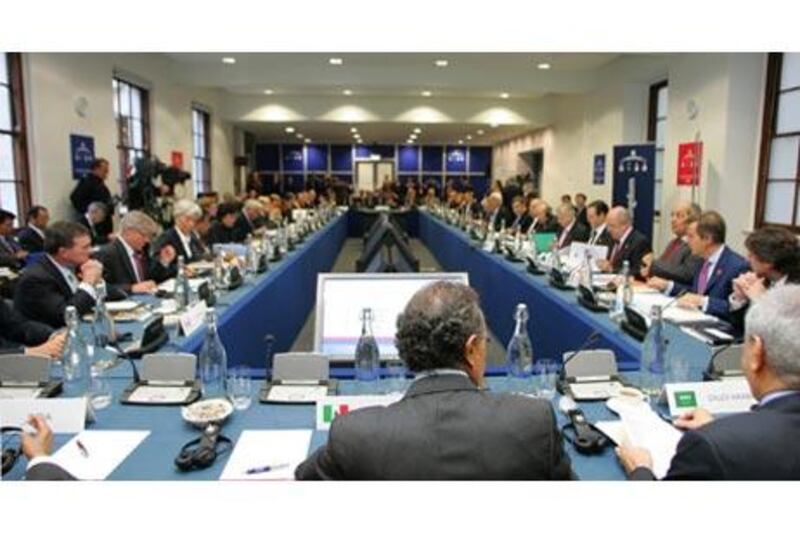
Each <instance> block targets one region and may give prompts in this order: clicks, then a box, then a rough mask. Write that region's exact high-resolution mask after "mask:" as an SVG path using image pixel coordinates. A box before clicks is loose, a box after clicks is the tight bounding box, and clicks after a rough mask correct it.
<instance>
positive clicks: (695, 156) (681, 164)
mask: <svg viewBox="0 0 800 533" xmlns="http://www.w3.org/2000/svg"><path fill="white" fill-rule="evenodd" d="M702 168H703V143H702V142H690V143H683V144H680V145H678V185H689V186H691V185H692V184H694V185H700V172H701V169H702Z"/></svg>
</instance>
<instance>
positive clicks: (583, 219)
mask: <svg viewBox="0 0 800 533" xmlns="http://www.w3.org/2000/svg"><path fill="white" fill-rule="evenodd" d="M586 202H587V198H586V195H585V194H583V193H582V192H579V193H578V194H576V195H575V218H577V219H578V222H580V223H581V224H583V225H584V226H586V227H587V228H588V227H589V217H588V214H587V213H586V208H587V205H586Z"/></svg>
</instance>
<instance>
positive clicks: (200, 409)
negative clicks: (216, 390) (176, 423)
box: [181, 398, 233, 428]
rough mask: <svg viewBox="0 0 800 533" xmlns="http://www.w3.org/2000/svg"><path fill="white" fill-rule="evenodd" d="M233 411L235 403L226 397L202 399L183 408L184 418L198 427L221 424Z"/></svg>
mask: <svg viewBox="0 0 800 533" xmlns="http://www.w3.org/2000/svg"><path fill="white" fill-rule="evenodd" d="M231 413H233V404H231V402H229V401H228V400H227V399H225V398H209V399H207V400H200V401H198V402H194V403H193V404H191V405H187V406H186V407H182V408H181V415H182V416H183V419H184V420H186V421H187V422H189V423H190V424H192V425H194V426H197V427H201V428H202V427H206V426H208V425H209V424H217V425H221V424H222V423H223V422H224V421H225V419H227V418H228V417H229V416H231Z"/></svg>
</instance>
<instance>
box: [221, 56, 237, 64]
mask: <svg viewBox="0 0 800 533" xmlns="http://www.w3.org/2000/svg"><path fill="white" fill-rule="evenodd" d="M222 62H223V63H225V64H226V65H233V64H235V63H236V58H235V57H223V58H222Z"/></svg>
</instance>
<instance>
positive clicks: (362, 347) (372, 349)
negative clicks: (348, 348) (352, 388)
mask: <svg viewBox="0 0 800 533" xmlns="http://www.w3.org/2000/svg"><path fill="white" fill-rule="evenodd" d="M372 320H373V315H372V309H370V308H369V307H367V308H364V309H363V310H362V311H361V337H359V339H358V344H357V345H356V379H357V380H359V381H374V380H376V379H378V374H379V371H380V352H379V351H378V343H377V341H376V340H375V337H374V336H373V335H372Z"/></svg>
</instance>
